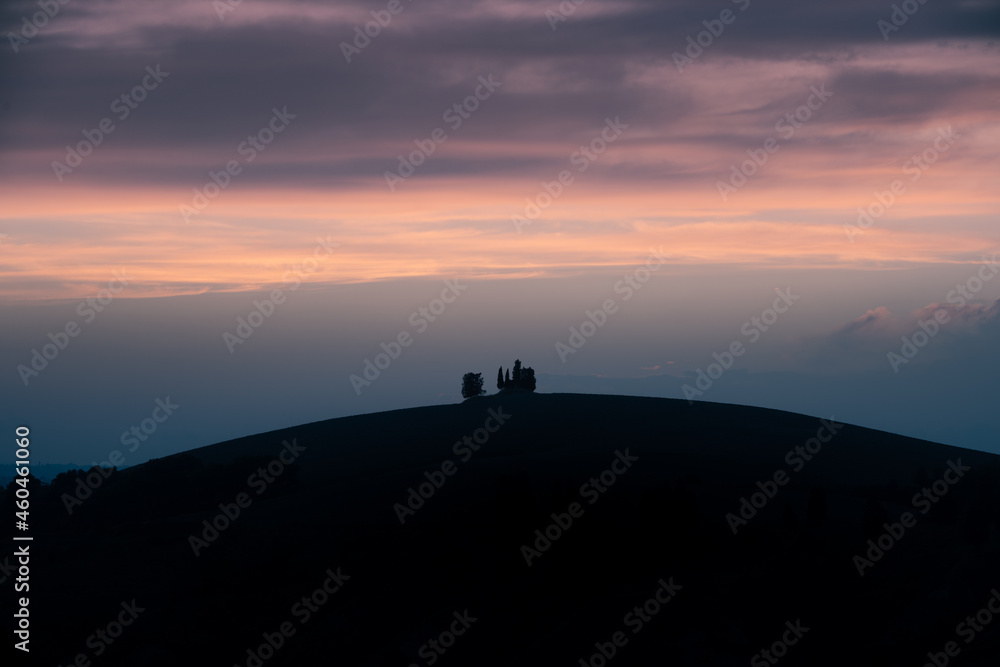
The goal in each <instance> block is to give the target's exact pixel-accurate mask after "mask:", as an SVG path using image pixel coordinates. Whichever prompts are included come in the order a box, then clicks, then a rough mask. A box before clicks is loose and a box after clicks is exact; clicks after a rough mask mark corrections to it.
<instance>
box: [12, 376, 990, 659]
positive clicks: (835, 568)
mask: <svg viewBox="0 0 1000 667" xmlns="http://www.w3.org/2000/svg"><path fill="white" fill-rule="evenodd" d="M75 482H76V480H67V479H65V478H64V479H62V480H57V481H56V482H54V485H53V486H51V487H41V488H39V489H37V490H36V494H37V497H38V500H37V503H38V505H37V506H36V507H35V510H36V512H37V513H38V517H37V521H38V524H39V526H40V528H39V531H40V532H39V533H36V534H37V535H38V537H36V548H37V553H36V555H35V560H34V561H33V563H34V565H35V566H36V567H37V569H38V571H39V572H43V573H44V574H39V575H38V581H37V591H36V590H35V589H34V588H33V593H34V595H35V599H34V600H33V608H34V609H37V610H39V611H38V612H37V613H38V617H37V619H36V623H37V626H36V633H37V634H36V635H35V636H36V637H45V638H46V639H45V640H44V643H43V642H39V644H40V645H39V646H38V647H37V648H38V655H39V656H41V657H44V658H45V659H46V660H47V662H48V664H64V665H65V664H70V663H71V662H72V661H73V660H74V658H75V656H77V655H78V654H80V653H84V654H86V655H87V656H88V657H89V658H90V659H93V660H95V662H96V661H97V660H99V661H100V664H102V665H111V664H132V665H134V664H144V665H159V664H179V663H181V662H182V661H185V660H188V661H190V657H189V656H192V655H196V656H198V659H197V661H198V664H209V663H217V664H221V665H247V666H248V667H254V665H258V663H259V664H263V665H268V666H270V665H285V664H287V665H301V664H311V663H312V662H316V661H318V660H323V664H326V663H327V662H334V663H336V664H350V665H410V664H417V665H430V664H432V662H433V663H434V664H436V663H437V662H438V660H440V663H441V664H443V665H508V664H519V665H579V664H592V665H598V664H603V663H602V660H603V661H605V662H613V663H614V664H619V665H632V664H679V665H688V664H690V665H709V664H717V665H729V664H733V665H735V664H746V663H747V662H750V661H751V660H756V661H757V662H755V663H753V664H772V663H769V662H768V661H767V659H766V657H764V656H763V654H762V653H761V651H762V650H768V651H769V652H770V653H769V655H771V656H772V657H773V656H777V655H778V654H779V653H780V654H781V655H784V654H785V652H787V655H788V657H787V658H785V659H784V661H783V662H784V663H785V664H789V665H791V664H808V665H843V664H852V665H892V664H900V665H903V664H907V665H920V664H923V663H924V662H926V661H927V659H928V658H927V653H928V652H932V653H933V652H940V651H943V650H944V647H945V645H946V643H947V642H948V641H955V642H957V643H958V645H959V646H960V647H961V649H960V650H961V655H962V657H961V661H962V665H963V666H970V665H980V664H982V665H985V664H988V663H989V661H990V660H992V659H993V657H992V656H995V655H996V654H997V653H1000V639H998V637H1000V631H997V629H996V627H992V626H990V627H984V628H983V630H982V631H981V632H976V633H974V635H973V640H972V641H970V642H969V643H968V644H966V643H965V641H964V638H963V637H962V636H960V635H958V634H956V625H957V624H958V623H959V622H960V621H961V620H962V619H963V618H964V617H966V616H968V615H970V614H971V615H975V614H976V612H977V611H979V610H980V609H981V608H984V607H985V605H986V603H987V601H988V600H989V599H990V596H991V590H992V589H993V588H994V587H996V586H997V585H998V584H1000V576H998V575H1000V568H998V566H997V563H998V562H1000V561H998V559H997V556H998V555H1000V534H998V530H997V527H998V519H1000V492H998V489H1000V459H998V457H996V456H995V455H992V454H987V453H983V452H976V451H972V450H965V449H960V448H955V447H948V446H945V445H940V444H935V443H931V442H926V441H921V440H915V439H911V438H905V437H901V436H895V435H891V434H888V433H883V432H879V431H873V430H870V429H865V428H860V427H856V426H851V425H843V424H839V423H837V422H836V421H834V420H832V419H831V418H830V416H821V417H809V416H804V415H798V414H792V413H787V412H780V411H776V410H766V409H761V408H751V407H743V406H736V405H724V404H714V403H702V402H696V403H694V404H688V403H687V402H686V401H682V400H672V399H654V398H633V397H622V396H592V395H574V394H502V395H493V396H485V397H477V398H474V399H470V400H467V401H465V402H463V403H461V404H457V405H442V406H434V407H425V408H414V409H407V410H397V411H392V412H383V413H377V414H370V415H361V416H353V417H344V418H340V419H333V420H329V421H323V422H315V423H311V424H304V425H301V426H296V427H292V428H287V429H282V430H279V431H273V432H269V433H262V434H258V435H253V436H248V437H245V438H240V439H236V440H231V441H228V442H223V443H219V444H216V445H212V446H208V447H202V448H199V449H194V450H190V451H188V452H185V453H183V454H177V455H174V456H170V457H166V458H163V459H158V460H153V461H150V462H148V463H146V464H143V465H140V466H136V467H134V468H129V469H126V470H122V471H117V472H115V473H113V474H111V475H110V477H108V479H107V480H106V481H105V482H104V483H103V484H102V485H101V487H100V488H98V489H97V490H96V491H94V492H93V494H92V496H91V497H89V498H87V499H86V500H84V501H83V502H82V503H81V504H79V505H78V506H77V505H75V504H74V505H73V513H72V515H69V514H67V511H66V509H65V502H64V501H62V500H61V498H63V494H66V493H72V491H73V488H74V487H73V484H74V483H75ZM10 502H12V499H11V498H10V497H9V494H8V496H7V497H6V498H5V501H4V504H5V506H6V504H7V503H10ZM907 513H908V514H907ZM907 515H909V516H910V519H911V520H907V519H906V516H907ZM213 524H214V527H213ZM886 535H888V537H887V536H886ZM869 540H872V542H869ZM880 540H881V542H880ZM880 544H881V546H879V545H880ZM872 545H874V546H875V547H876V549H875V550H873V549H872V548H871V547H872ZM882 547H885V548H882ZM859 558H860V560H859ZM324 585H325V586H326V590H325V591H324V590H323V587H324ZM33 586H34V584H33ZM316 591H321V592H322V595H317V594H316ZM304 596H305V599H303V597H304ZM321 599H322V602H320V600H321ZM132 600H135V601H136V604H137V605H138V606H139V607H141V608H143V610H144V611H142V612H141V613H140V614H139V615H138V618H136V619H135V621H134V622H133V623H132V624H131V625H130V626H129V627H127V628H125V629H124V631H123V633H122V635H121V637H120V639H118V640H116V641H114V642H113V643H111V644H105V645H103V646H104V648H105V649H106V650H103V651H102V655H101V656H100V657H99V658H97V657H96V652H97V649H96V648H95V646H96V645H97V644H98V643H100V642H101V641H102V640H99V639H98V640H94V642H92V643H91V645H90V646H89V647H88V638H89V637H91V635H93V633H94V632H95V629H97V628H102V627H105V626H107V625H108V622H109V621H112V620H113V619H115V618H116V617H117V614H118V613H119V612H121V609H122V603H123V602H131V601H132ZM654 609H655V611H654ZM996 625H997V626H998V627H1000V621H998V622H997V623H996ZM282 628H284V629H285V630H287V631H288V632H287V633H286V634H282ZM450 633H453V634H450ZM268 638H270V639H268ZM432 640H433V641H432ZM268 642H270V644H268ZM782 644H783V645H782ZM262 646H263V648H261V647H262ZM275 647H276V648H275ZM248 651H249V653H248ZM602 653H603V655H602ZM606 656H607V657H606ZM611 656H613V657H611ZM262 658H264V659H262ZM581 661H582V663H581ZM989 664H992V663H989Z"/></svg>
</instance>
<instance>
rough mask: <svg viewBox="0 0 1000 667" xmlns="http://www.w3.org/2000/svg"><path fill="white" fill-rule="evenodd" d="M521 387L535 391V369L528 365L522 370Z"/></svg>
mask: <svg viewBox="0 0 1000 667" xmlns="http://www.w3.org/2000/svg"><path fill="white" fill-rule="evenodd" d="M521 387H522V388H524V389H527V390H528V391H535V369H534V368H532V367H530V366H526V367H525V368H524V369H523V370H522V371H521Z"/></svg>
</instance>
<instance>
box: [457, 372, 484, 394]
mask: <svg viewBox="0 0 1000 667" xmlns="http://www.w3.org/2000/svg"><path fill="white" fill-rule="evenodd" d="M482 393H483V374H482V373H466V374H465V375H463V376H462V398H472V397H473V396H479V395H481V394H482Z"/></svg>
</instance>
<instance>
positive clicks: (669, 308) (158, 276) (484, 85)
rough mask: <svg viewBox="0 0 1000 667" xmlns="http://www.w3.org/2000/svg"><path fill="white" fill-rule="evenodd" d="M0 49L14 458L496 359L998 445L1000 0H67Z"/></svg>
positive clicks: (322, 401)
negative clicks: (22, 439)
mask: <svg viewBox="0 0 1000 667" xmlns="http://www.w3.org/2000/svg"><path fill="white" fill-rule="evenodd" d="M46 7H47V8H48V10H47V11H48V13H46ZM0 33H2V35H3V37H4V40H3V44H0V198H2V202H3V206H2V208H0V276H2V281H0V322H2V327H0V391H2V397H3V400H2V407H0V428H2V429H4V430H5V431H8V432H9V431H13V430H14V428H15V427H16V426H18V425H20V424H28V425H29V426H30V428H31V429H32V431H33V433H34V434H35V437H36V438H37V440H38V442H39V444H38V446H37V449H36V455H37V457H38V462H40V463H70V462H72V463H80V464H91V463H93V462H103V461H106V460H108V458H109V456H110V455H111V454H112V453H113V452H115V451H118V452H119V453H120V454H121V455H122V457H123V458H124V459H125V465H134V464H136V463H140V462H142V461H144V460H147V459H149V458H153V457H160V456H164V455H167V454H171V453H175V452H178V451H183V450H186V449H190V448H193V447H198V446H203V445H207V444H211V443H214V442H218V441H221V440H225V439H230V438H235V437H239V436H242V435H248V434H251V433H257V432H261V431H265V430H269V429H276V428H281V427H284V426H291V425H295V424H299V423H303V422H308V421H316V420H320V419H327V418H331V417H339V416H345V415H350V414H360V413H367V412H375V411H381V410H388V409H396V408H403V407H412V406H418V405H431V404H437V403H449V402H457V401H460V400H461V396H460V393H459V389H460V384H461V377H462V374H463V373H465V372H481V373H483V375H484V377H485V378H486V388H487V389H488V390H491V391H492V390H495V389H494V387H495V382H494V380H493V378H494V377H495V369H496V368H497V367H499V366H501V365H503V366H504V367H509V366H510V365H512V363H513V360H514V359H515V358H520V359H521V360H522V361H523V362H524V363H525V365H528V366H532V367H533V368H534V369H535V371H536V374H537V376H538V378H539V382H538V391H586V392H595V393H623V394H636V395H654V396H668V397H674V398H687V399H692V400H708V401H718V402H731V403H741V404H748V405H759V406H763V407H769V408H776V409H782V410H790V411H794V412H802V413H805V414H811V415H816V416H818V417H830V416H833V417H835V418H837V419H838V420H843V421H846V422H850V423H856V424H860V425H863V426H869V427H872V428H879V429H883V430H887V431H891V432H894V433H902V434H905V435H909V436H913V437H919V438H925V439H930V440H935V441H938V442H943V443H946V444H953V445H960V446H965V447H971V448H975V449H982V450H986V451H995V452H998V453H1000V444H998V441H997V428H996V424H995V418H994V417H992V415H993V414H995V397H996V395H997V393H996V387H995V381H996V377H997V371H998V370H1000V353H998V351H997V350H998V345H997V343H998V342H1000V318H998V317H997V314H998V312H1000V301H998V299H1000V280H992V278H993V277H995V276H996V275H997V274H998V271H1000V263H998V261H1000V260H998V259H997V255H996V253H997V251H998V250H1000V233H998V227H997V222H998V220H997V216H998V213H1000V188H998V187H997V186H998V167H1000V123H998V120H1000V112H998V103H1000V85H998V83H1000V66H998V65H1000V43H998V39H997V38H998V34H1000V2H997V1H996V0H967V1H964V2H938V1H936V0H929V1H928V2H925V3H923V4H920V3H919V2H916V0H913V2H912V3H902V4H901V5H900V4H893V3H884V4H883V3H878V2H870V1H866V2H853V1H841V2H836V3H834V2H826V3H821V2H791V1H780V2H779V1H772V2H766V1H764V0H739V1H737V2H730V1H728V0H727V1H725V2H722V1H720V2H714V3H704V2H700V3H696V2H694V1H693V0H692V1H688V2H628V1H604V0H582V1H581V2H579V3H575V2H573V1H572V0H566V1H564V2H562V3H559V2H531V3H528V2H516V1H504V0H497V1H494V2H475V1H463V2H453V1H439V2H433V3H431V2H422V1H421V0H392V1H390V0H385V1H383V0H376V1H372V2H338V3H328V2H311V1H308V0H302V1H287V2H276V1H275V2H268V1H262V0H242V2H236V1H235V0H216V1H214V2H213V1H210V0H174V1H172V2H162V1H161V2H155V1H153V0H144V1H141V2H140V1H135V0H129V1H124V0H100V1H92V2H86V3H84V2H77V1H75V0H68V1H67V2H66V3H65V4H60V3H58V2H54V3H52V4H51V5H49V4H46V3H42V4H37V3H35V2H9V3H6V4H5V5H4V8H3V10H2V13H0ZM421 309H423V310H421ZM574 332H575V333H574ZM403 343H405V344H403ZM380 354H381V355H383V356H382V357H379V356H378V355H380ZM376 364H378V366H381V367H377V366H376ZM713 364H715V366H713ZM366 370H367V376H366V375H365V373H366ZM164 406H166V407H164ZM172 406H177V407H172ZM581 418H585V417H583V416H581ZM143 425H145V426H143ZM706 427H710V425H706ZM134 428H137V429H139V434H138V435H137V434H136V433H135V432H134V431H133V430H132V429H134ZM143 428H145V430H143ZM664 432H665V434H669V425H667V424H665V425H664Z"/></svg>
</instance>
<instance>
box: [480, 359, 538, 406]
mask: <svg viewBox="0 0 1000 667" xmlns="http://www.w3.org/2000/svg"><path fill="white" fill-rule="evenodd" d="M497 389H499V390H500V391H501V392H503V391H510V390H523V391H535V369H533V368H531V367H530V366H525V367H524V368H522V367H521V360H520V359H515V360H514V371H513V373H511V369H509V368H508V369H507V373H506V375H505V374H504V370H503V366H501V367H500V368H499V369H497ZM485 393H486V392H485V390H483V374H482V373H466V374H465V375H464V376H462V398H472V397H473V396H481V395H482V394H485Z"/></svg>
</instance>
